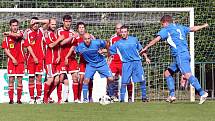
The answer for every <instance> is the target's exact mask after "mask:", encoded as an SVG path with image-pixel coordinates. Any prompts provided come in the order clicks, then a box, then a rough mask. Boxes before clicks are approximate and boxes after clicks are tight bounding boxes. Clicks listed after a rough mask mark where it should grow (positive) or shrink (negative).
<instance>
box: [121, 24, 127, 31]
mask: <svg viewBox="0 0 215 121" xmlns="http://www.w3.org/2000/svg"><path fill="white" fill-rule="evenodd" d="M120 29H127V30H128V26H126V25H122V26H121V27H120Z"/></svg>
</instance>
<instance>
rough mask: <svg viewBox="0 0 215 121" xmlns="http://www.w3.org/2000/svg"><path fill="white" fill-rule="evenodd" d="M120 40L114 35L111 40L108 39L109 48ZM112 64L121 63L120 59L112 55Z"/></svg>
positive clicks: (116, 55)
mask: <svg viewBox="0 0 215 121" xmlns="http://www.w3.org/2000/svg"><path fill="white" fill-rule="evenodd" d="M120 39H121V37H120V36H118V35H117V34H114V35H113V36H112V37H111V38H110V46H111V45H113V44H114V43H115V42H117V41H119V40H120ZM112 61H114V62H121V59H120V57H119V55H118V54H115V55H113V60H112Z"/></svg>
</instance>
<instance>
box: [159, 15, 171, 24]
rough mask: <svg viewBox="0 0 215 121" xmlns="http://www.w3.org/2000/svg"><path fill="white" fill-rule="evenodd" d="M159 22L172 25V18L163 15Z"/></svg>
mask: <svg viewBox="0 0 215 121" xmlns="http://www.w3.org/2000/svg"><path fill="white" fill-rule="evenodd" d="M160 22H162V23H164V22H168V23H172V22H173V19H172V16H170V15H164V16H163V17H162V18H161V20H160Z"/></svg>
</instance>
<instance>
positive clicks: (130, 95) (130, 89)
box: [127, 83, 133, 97]
mask: <svg viewBox="0 0 215 121" xmlns="http://www.w3.org/2000/svg"><path fill="white" fill-rule="evenodd" d="M132 88H133V85H132V83H129V84H128V85H127V90H128V97H132Z"/></svg>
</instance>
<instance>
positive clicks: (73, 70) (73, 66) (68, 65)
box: [58, 15, 78, 102]
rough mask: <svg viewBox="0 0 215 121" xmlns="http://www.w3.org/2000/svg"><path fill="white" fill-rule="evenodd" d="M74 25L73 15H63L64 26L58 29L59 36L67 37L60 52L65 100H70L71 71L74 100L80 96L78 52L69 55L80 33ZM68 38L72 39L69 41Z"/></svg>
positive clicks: (61, 80)
mask: <svg viewBox="0 0 215 121" xmlns="http://www.w3.org/2000/svg"><path fill="white" fill-rule="evenodd" d="M71 25H72V17H71V16H70V15H64V16H63V27H61V28H59V29H58V37H59V36H62V35H63V36H64V37H65V39H64V40H62V42H61V43H60V45H61V52H60V66H61V71H60V73H61V74H60V82H61V83H62V82H64V85H65V86H64V87H65V90H64V96H65V102H68V94H69V86H68V85H69V81H68V79H67V76H66V74H67V73H69V74H71V75H72V80H73V85H72V87H73V94H74V101H75V100H77V97H78V74H77V72H78V63H77V60H76V59H75V56H76V54H75V53H74V52H73V53H72V54H71V55H70V56H68V53H69V50H70V49H71V48H74V47H75V46H77V44H78V42H77V38H78V34H77V33H75V32H74V31H73V30H72V29H71ZM68 40H70V41H69V42H68Z"/></svg>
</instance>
